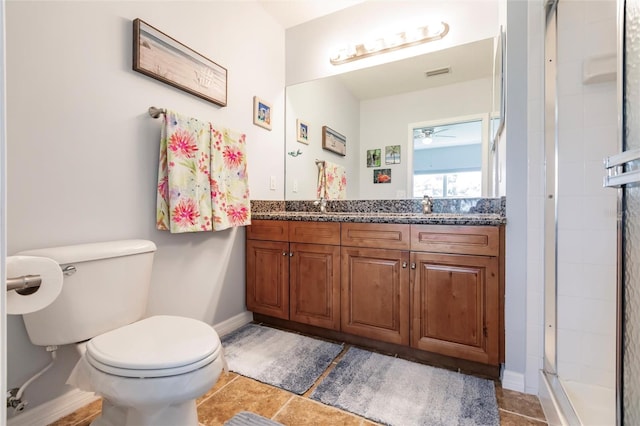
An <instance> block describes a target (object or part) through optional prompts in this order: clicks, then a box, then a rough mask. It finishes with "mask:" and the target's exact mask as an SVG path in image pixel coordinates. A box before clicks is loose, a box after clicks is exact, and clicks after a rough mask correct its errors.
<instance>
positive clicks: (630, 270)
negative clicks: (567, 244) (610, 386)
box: [605, 0, 640, 425]
mask: <svg viewBox="0 0 640 426" xmlns="http://www.w3.org/2000/svg"><path fill="white" fill-rule="evenodd" d="M619 20H620V21H619V23H620V24H621V25H619V27H620V29H619V33H620V37H619V43H620V46H619V52H621V53H623V54H622V55H621V61H622V63H621V64H620V65H621V66H620V67H619V69H621V70H623V72H622V74H621V76H620V77H619V79H618V93H619V100H620V101H621V102H619V104H620V105H621V107H622V111H621V117H622V129H623V132H622V135H621V136H622V141H621V145H622V146H621V148H622V152H621V153H619V154H616V155H613V156H611V157H609V158H607V159H606V161H605V164H606V167H607V169H608V170H609V172H608V175H609V176H607V177H606V178H605V184H606V186H611V187H618V188H620V190H619V209H618V210H619V211H618V213H619V215H618V217H619V224H618V238H619V244H618V245H619V250H618V256H619V259H618V260H619V265H620V266H619V281H620V282H619V298H620V301H619V315H620V316H621V318H620V319H619V324H620V325H619V352H620V357H621V359H620V361H619V362H620V364H619V373H618V377H619V378H620V379H619V380H620V383H619V384H618V388H619V395H618V404H617V405H618V423H620V422H621V423H622V424H623V425H638V424H640V404H638V401H640V0H626V1H625V0H619Z"/></svg>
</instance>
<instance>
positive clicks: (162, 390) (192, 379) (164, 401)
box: [19, 240, 224, 426]
mask: <svg viewBox="0 0 640 426" xmlns="http://www.w3.org/2000/svg"><path fill="white" fill-rule="evenodd" d="M155 250H156V246H155V244H154V243H152V242H151V241H145V240H125V241H113V242H106V243H95V244H82V245H75V246H67V247H53V248H47V249H38V250H29V251H25V252H22V253H19V254H20V255H26V256H41V257H48V258H50V259H53V260H55V261H56V262H58V263H59V264H60V267H61V268H62V269H63V271H65V277H64V281H63V287H62V292H61V293H60V295H59V296H58V298H57V299H56V300H55V301H54V302H53V303H52V304H51V305H49V306H47V307H46V308H44V309H43V310H41V311H37V312H34V313H31V314H25V315H24V322H25V326H26V329H27V333H28V334H29V338H30V339H31V342H32V343H33V344H35V345H40V346H52V345H56V346H57V345H66V344H74V343H78V347H79V348H80V349H81V350H82V352H83V353H84V355H83V356H82V357H81V359H80V361H78V364H77V365H76V367H75V369H74V370H73V372H72V373H71V376H70V377H69V380H68V383H69V384H72V385H74V386H76V387H78V388H80V389H82V390H86V391H91V392H95V393H96V394H97V395H100V396H102V397H103V402H102V414H101V416H100V417H98V418H97V419H96V420H95V421H94V422H93V423H91V424H92V425H94V426H116V425H135V426H150V425H154V426H158V425H160V426H163V425H166V426H176V425H180V426H192V425H193V426H197V425H198V417H197V412H196V402H195V400H196V398H198V397H199V396H201V395H203V394H204V393H205V392H207V391H208V390H209V389H210V388H211V387H212V386H213V385H214V384H215V382H216V381H217V380H218V377H219V376H220V373H221V372H222V368H223V365H224V359H223V353H222V346H221V344H220V338H219V337H218V335H217V333H216V332H215V330H214V329H213V328H212V327H211V326H209V325H208V324H205V323H204V322H202V321H198V320H194V319H191V318H184V317H178V316H167V315H161V316H153V317H149V318H145V319H141V318H142V317H143V315H144V314H145V310H146V305H147V295H148V290H149V285H150V279H151V267H152V264H153V256H154V253H155ZM177 285H179V283H178V284H177ZM88 339H90V340H88ZM87 340H88V341H87Z"/></svg>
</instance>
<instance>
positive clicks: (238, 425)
mask: <svg viewBox="0 0 640 426" xmlns="http://www.w3.org/2000/svg"><path fill="white" fill-rule="evenodd" d="M224 426H282V423H278V422H274V421H273V420H269V419H267V418H266V417H262V416H259V415H257V414H254V413H250V412H249V411H241V412H239V413H238V414H236V415H235V416H233V417H231V418H230V419H229V421H227V422H225V424H224Z"/></svg>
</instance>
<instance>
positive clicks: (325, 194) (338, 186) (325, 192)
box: [317, 161, 347, 200]
mask: <svg viewBox="0 0 640 426" xmlns="http://www.w3.org/2000/svg"><path fill="white" fill-rule="evenodd" d="M318 167H319V169H320V170H319V172H318V190H317V193H318V198H324V199H325V200H344V199H345V198H347V172H346V170H345V169H344V167H342V166H339V165H337V164H334V163H330V162H328V161H324V164H322V163H320V164H319V165H318Z"/></svg>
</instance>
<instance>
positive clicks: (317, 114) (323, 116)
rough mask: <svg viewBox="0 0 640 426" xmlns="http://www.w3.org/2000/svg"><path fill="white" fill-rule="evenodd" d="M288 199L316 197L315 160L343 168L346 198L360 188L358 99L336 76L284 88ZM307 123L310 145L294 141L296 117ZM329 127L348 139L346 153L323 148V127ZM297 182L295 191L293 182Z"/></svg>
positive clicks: (355, 195) (353, 194)
mask: <svg viewBox="0 0 640 426" xmlns="http://www.w3.org/2000/svg"><path fill="white" fill-rule="evenodd" d="M286 110H287V113H286V115H287V117H286V123H287V130H286V132H287V149H286V151H287V152H292V151H293V152H297V151H298V150H300V151H301V152H302V155H300V156H298V157H291V156H289V157H287V160H286V165H287V170H286V198H287V200H313V199H315V198H317V191H316V190H317V184H318V168H317V166H316V164H315V160H316V159H318V160H321V161H330V162H332V163H335V164H338V165H340V166H342V167H344V168H345V170H346V174H347V197H346V198H347V199H351V200H352V199H357V198H358V190H359V174H358V166H359V153H360V149H359V146H360V102H359V101H358V100H357V99H356V98H355V97H354V96H353V95H352V94H351V92H349V91H348V90H347V89H346V88H345V87H344V85H343V84H342V83H341V82H340V81H338V80H336V79H320V80H316V81H310V82H307V83H302V84H297V85H295V86H293V87H288V88H287V107H286ZM297 119H300V120H302V121H304V122H306V123H307V124H308V125H309V144H307V145H305V144H303V143H300V142H297V140H296V136H297V135H296V120H297ZM325 125H326V126H329V127H330V128H331V129H333V130H335V131H336V132H338V133H340V134H341V135H343V136H344V137H345V138H346V139H347V154H346V155H345V156H341V155H338V154H335V153H333V152H331V151H327V150H324V149H322V126H325ZM296 182H297V187H298V189H297V192H295V191H294V184H295V183H296Z"/></svg>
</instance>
